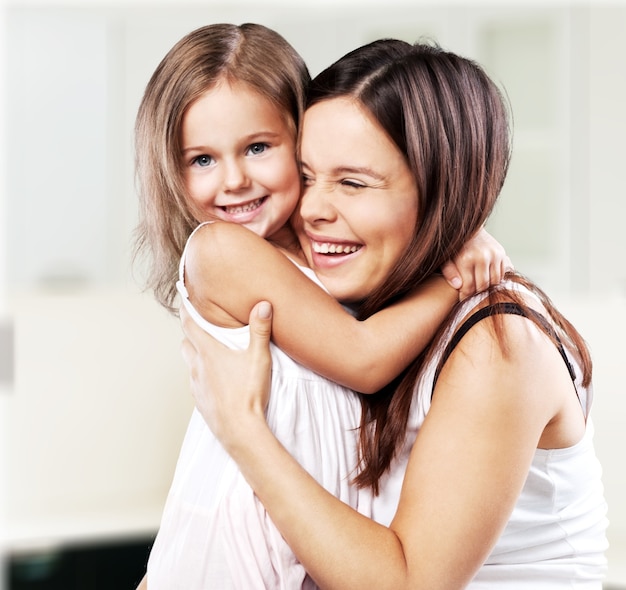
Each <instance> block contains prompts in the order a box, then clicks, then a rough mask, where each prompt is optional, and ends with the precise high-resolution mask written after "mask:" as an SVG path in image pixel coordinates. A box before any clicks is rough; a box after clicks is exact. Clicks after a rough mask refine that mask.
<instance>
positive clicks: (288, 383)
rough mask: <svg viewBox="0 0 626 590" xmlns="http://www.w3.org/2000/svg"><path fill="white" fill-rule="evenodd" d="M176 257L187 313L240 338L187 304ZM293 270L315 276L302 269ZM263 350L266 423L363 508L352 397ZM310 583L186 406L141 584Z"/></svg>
mask: <svg viewBox="0 0 626 590" xmlns="http://www.w3.org/2000/svg"><path fill="white" fill-rule="evenodd" d="M192 235H193V234H192ZM184 265H185V253H183V256H182V258H181V264H180V280H179V284H178V288H179V291H180V293H181V296H182V300H183V304H184V305H185V307H186V308H187V310H188V311H189V313H190V314H191V316H192V317H193V318H194V320H195V321H196V322H197V323H198V325H199V326H201V327H202V328H203V329H204V330H206V331H207V332H208V333H209V334H211V335H212V336H214V337H215V338H217V339H218V340H219V341H221V342H223V343H224V344H226V345H227V346H229V347H231V348H237V349H242V348H245V347H247V345H248V342H249V328H248V326H245V327H242V328H235V329H232V328H222V327H219V326H215V325H213V324H210V323H209V322H207V321H206V320H204V319H203V318H202V317H201V316H200V314H199V313H198V312H197V311H196V310H195V309H194V307H193V305H192V304H191V302H190V301H189V299H188V297H187V292H186V289H185V285H184ZM302 271H303V272H304V273H306V274H307V276H308V277H309V278H310V279H311V280H313V281H315V282H316V283H318V284H319V282H318V281H317V279H316V277H315V275H314V274H313V272H312V271H311V270H310V269H307V268H302ZM321 345H323V343H321ZM271 352H272V363H273V365H272V390H271V397H270V401H269V406H268V408H267V420H268V423H269V425H270V427H271V428H272V430H273V431H274V433H275V434H276V436H277V437H278V439H279V440H280V441H281V443H282V444H283V445H284V446H285V447H286V448H287V450H288V451H289V452H290V453H291V454H292V455H293V456H294V457H295V458H296V459H297V460H298V461H299V462H300V464H301V465H302V466H303V467H304V468H305V469H306V470H307V471H308V472H309V473H310V474H311V475H312V476H313V477H314V478H315V479H316V480H317V481H318V482H319V483H320V484H321V485H323V486H324V487H325V488H326V489H327V490H328V491H329V492H331V493H332V494H333V495H335V496H336V497H338V498H339V499H341V500H342V501H344V502H346V503H347V504H349V505H350V506H352V507H354V508H355V509H357V510H359V511H360V512H362V513H363V514H365V515H367V516H372V510H371V501H372V497H371V494H370V492H369V491H367V490H358V489H356V487H354V486H353V485H351V484H350V481H351V477H352V476H353V475H354V469H355V467H356V457H357V440H358V426H359V424H360V416H361V405H360V402H359V400H358V398H357V396H356V395H355V394H354V392H352V391H350V390H348V389H346V388H344V387H341V386H339V385H337V384H336V383H333V382H331V381H328V380H327V379H324V378H323V377H321V376H319V375H317V374H316V373H314V372H312V371H310V370H308V369H306V368H305V367H303V366H301V365H299V364H297V363H296V362H294V361H293V360H292V359H291V358H289V357H288V356H287V355H286V354H285V353H283V352H282V351H281V350H280V349H278V348H277V347H276V346H274V345H273V344H272V346H271ZM347 362H349V361H347ZM315 587H316V586H315V584H314V583H313V581H312V580H311V579H310V578H309V577H308V576H307V575H306V572H305V571H304V568H303V567H302V565H301V564H300V563H299V562H298V561H297V560H296V558H295V556H294V554H293V552H292V551H291V549H289V547H288V546H287V544H286V543H285V541H284V540H283V538H282V537H281V535H280V533H279V532H278V530H277V529H276V527H275V526H274V524H273V523H272V521H271V520H270V518H269V516H268V514H267V512H266V511H265V509H264V508H263V506H262V504H261V503H260V502H259V501H258V499H257V498H256V496H255V495H254V492H253V491H252V489H251V488H250V486H249V485H248V484H247V483H246V481H245V480H244V478H243V476H242V475H241V473H240V472H239V470H238V468H237V466H236V464H235V463H234V462H233V461H232V459H230V457H229V456H228V455H227V454H226V452H225V451H224V450H223V449H222V447H221V445H220V443H219V442H218V441H217V439H215V437H214V436H213V434H212V433H211V431H210V430H209V428H208V427H207V425H206V423H205V422H204V420H203V418H202V416H201V415H200V414H199V412H198V411H197V410H194V412H193V414H192V416H191V421H190V423H189V426H188V429H187V433H186V435H185V439H184V442H183V445H182V449H181V451H180V456H179V458H178V463H177V465H176V471H175V474H174V480H173V482H172V486H171V488H170V491H169V494H168V497H167V501H166V504H165V509H164V512H163V516H162V520H161V526H160V530H159V532H158V535H157V537H156V540H155V543H154V546H153V548H152V551H151V553H150V557H149V561H148V588H149V589H150V590H176V589H180V590H227V589H231V588H233V589H240V590H252V589H254V590H257V589H263V588H267V589H272V590H274V589H285V590H291V589H300V588H304V589H309V588H315Z"/></svg>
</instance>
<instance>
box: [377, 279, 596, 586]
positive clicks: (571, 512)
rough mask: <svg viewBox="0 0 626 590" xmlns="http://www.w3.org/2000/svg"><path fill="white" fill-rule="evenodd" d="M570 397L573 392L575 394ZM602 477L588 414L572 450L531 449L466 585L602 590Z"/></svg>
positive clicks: (387, 501)
mask: <svg viewBox="0 0 626 590" xmlns="http://www.w3.org/2000/svg"><path fill="white" fill-rule="evenodd" d="M507 287H508V288H511V289H522V290H524V292H525V293H527V294H528V295H529V296H533V297H534V295H532V293H530V292H528V291H526V290H525V289H523V288H522V287H520V286H519V285H516V284H513V283H511V284H508V285H507ZM482 297H484V295H477V296H475V297H472V298H470V299H469V300H467V302H466V303H465V304H464V305H463V306H462V308H461V310H460V311H459V313H458V314H457V315H456V318H455V320H454V322H453V324H452V325H451V326H450V328H449V330H448V332H447V333H446V335H445V336H444V348H445V346H446V345H447V343H448V342H449V341H450V339H451V337H452V335H453V333H454V332H455V331H456V330H457V328H458V327H459V325H460V324H461V323H462V320H464V319H465V316H466V315H467V313H468V312H469V310H471V309H472V308H473V307H474V306H475V305H477V304H478V303H479V301H480V300H481V298H482ZM566 354H567V351H566ZM567 356H568V360H569V362H570V364H571V365H572V367H574V370H575V372H576V373H577V375H580V373H581V372H580V368H579V367H578V365H577V363H576V362H575V360H574V359H573V358H572V355H570V354H568V355H567ZM440 359H441V354H439V355H436V358H434V359H433V360H432V361H431V362H430V363H429V364H428V365H427V366H426V367H425V368H424V369H423V370H422V372H421V376H420V378H419V380H418V383H417V385H416V389H415V394H414V395H415V397H414V399H413V405H412V408H411V415H410V418H409V429H408V433H407V438H406V441H405V445H404V447H403V449H402V451H401V452H400V453H399V455H398V457H397V458H396V460H395V461H394V463H393V465H392V468H391V470H390V472H389V473H387V474H386V476H385V477H384V479H383V481H381V488H382V492H381V495H380V496H379V497H377V498H376V499H375V501H374V504H375V506H374V509H375V510H378V511H379V513H380V512H383V513H385V514H384V515H383V514H379V517H380V518H385V519H387V518H390V517H392V516H393V513H394V512H395V510H396V507H397V503H398V500H399V496H400V487H401V485H402V480H403V479H404V474H405V471H406V466H407V462H408V457H409V453H410V452H411V448H412V446H413V443H414V442H415V437H416V435H417V431H418V429H419V428H420V426H421V424H422V423H423V421H424V419H425V417H426V414H427V413H428V411H429V409H430V401H431V394H432V391H433V386H434V381H435V373H436V368H437V366H438V365H439V361H440ZM580 380H581V379H580V376H578V377H577V379H576V382H575V387H576V390H577V392H578V395H579V398H580V402H581V405H582V408H583V411H584V412H585V416H587V412H588V408H589V407H590V406H591V390H585V388H583V387H582V386H581V383H580ZM572 395H575V392H574V390H572ZM601 476H602V469H601V466H600V463H599V461H598V459H597V457H596V455H595V451H594V447H593V424H592V421H591V418H590V417H587V428H586V432H585V434H584V436H583V438H582V439H581V440H580V441H579V442H578V443H577V444H575V445H574V446H572V447H569V448H564V449H553V450H544V449H537V450H536V452H535V456H534V458H533V461H532V464H531V466H530V471H529V474H528V477H527V479H526V483H525V485H524V487H523V489H522V492H521V495H520V497H519V498H518V501H517V503H516V505H515V508H514V510H513V513H512V514H511V517H510V519H509V521H508V523H507V525H506V528H505V530H504V532H503V534H502V535H501V537H500V538H499V539H498V542H497V543H496V546H495V547H494V549H493V551H492V552H491V555H490V556H489V557H488V559H487V561H486V562H485V564H484V565H483V567H481V569H480V570H479V572H478V573H477V574H476V576H475V578H474V580H473V581H472V583H471V584H470V585H469V586H468V587H467V588H468V589H470V590H528V589H529V588H538V589H541V590H556V589H565V588H569V589H571V588H577V589H581V590H582V589H585V590H601V588H602V579H603V578H604V576H605V573H606V557H605V551H606V549H607V547H608V543H607V539H606V528H607V524H608V521H607V518H606V512H607V506H606V502H605V499H604V489H603V486H602V480H601ZM460 493H462V492H460ZM379 503H380V504H379Z"/></svg>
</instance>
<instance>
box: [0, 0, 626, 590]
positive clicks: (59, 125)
mask: <svg viewBox="0 0 626 590" xmlns="http://www.w3.org/2000/svg"><path fill="white" fill-rule="evenodd" d="M0 15H1V16H0V19H1V20H0V45H1V48H0V57H1V58H2V59H1V60H0V89H1V92H0V94H1V96H0V101H1V103H0V113H1V115H0V138H1V142H2V152H1V154H0V155H1V158H0V558H1V559H2V560H3V561H4V565H5V567H4V572H5V577H4V588H11V589H12V590H19V589H20V588H49V589H52V588H63V589H64V590H70V589H72V588H77V589H81V590H87V589H91V588H100V589H104V588H115V589H119V588H131V587H134V586H133V585H134V584H136V583H137V582H138V581H139V579H140V578H141V576H142V575H143V571H144V570H145V561H146V557H147V552H148V550H149V547H150V544H151V542H152V540H153V538H154V535H155V533H156V530H157V528H158V524H159V519H160V515H161V510H162V507H163V502H164V499H165V496H166V494H167V491H168V488H169V484H170V482H171V478H172V474H173V469H174V466H175V462H176V458H177V455H178V451H179V448H180V444H181V441H182V437H183V434H184V430H185V427H186V424H187V420H188V418H189V414H190V411H191V399H190V396H189V393H188V384H187V376H186V373H185V368H184V366H183V363H182V360H181V358H180V354H179V343H180V339H181V335H180V330H179V327H178V322H177V320H176V319H175V318H173V317H171V316H169V315H168V314H167V312H165V311H164V310H163V309H161V308H159V307H158V305H157V304H156V303H155V302H154V301H153V298H152V296H151V295H150V294H149V293H143V292H142V290H141V285H140V284H139V280H138V275H136V274H133V270H132V268H131V260H130V254H131V247H132V231H133V228H134V225H135V223H136V196H135V192H134V184H133V148H132V129H133V123H134V117H135V113H136V109H137V107H138V105H139V101H140V98H141V95H142V92H143V88H144V87H145V84H146V83H147V81H148V78H149V77H150V75H151V73H152V71H153V70H154V69H155V67H156V66H157V64H158V63H159V61H160V60H161V58H162V57H163V56H164V55H165V53H166V52H167V50H168V49H169V48H170V47H171V46H172V45H173V44H174V43H175V42H176V41H177V40H178V39H179V38H180V37H182V36H183V35H185V34H186V33H188V32H189V31H191V30H193V29H195V28H197V27H199V26H202V25H205V24H208V23H211V22H235V23H243V22H259V23H263V24H265V25H268V26H270V27H272V28H275V29H276V30H277V31H279V32H280V33H281V34H282V35H283V36H284V37H286V38H287V40H288V41H290V42H291V43H292V44H293V45H294V46H295V48H296V49H297V50H298V51H299V52H300V53H301V54H302V55H303V57H304V58H305V60H306V61H307V63H308V65H309V67H310V70H311V73H312V74H313V75H314V74H316V73H318V72H319V71H320V70H321V69H322V68H323V67H325V66H326V65H328V64H330V63H331V62H332V61H333V60H335V59H336V58H338V57H340V56H341V55H343V54H344V53H346V52H347V51H349V50H350V49H353V48H355V47H356V46H358V45H361V44H363V43H365V42H368V41H371V40H373V39H376V38H380V37H398V38H402V39H405V40H407V41H415V40H417V39H418V38H423V37H426V38H429V39H433V40H436V41H437V42H439V44H441V45H442V46H444V47H445V48H448V49H451V50H453V51H456V52H458V53H461V54H463V55H466V56H469V57H472V58H475V59H476V60H478V61H479V62H480V63H481V64H483V65H484V66H485V67H486V69H487V70H488V72H489V73H490V74H491V75H492V77H493V78H494V79H496V80H497V81H498V82H499V83H500V84H501V85H502V86H503V88H504V89H505V91H506V92H507V94H508V96H509V99H510V102H511V105H512V110H513V113H514V133H515V136H514V156H513V161H512V165H511V170H510V173H509V177H508V180H507V182H506V185H505V187H504V190H503V195H502V197H501V199H500V203H499V207H498V209H497V211H496V212H495V214H494V216H493V217H492V219H491V220H490V222H489V229H490V231H491V232H492V233H493V234H494V235H495V236H496V237H497V238H498V239H499V240H500V241H501V242H502V244H504V246H505V247H506V249H507V251H508V253H509V254H510V256H511V258H512V259H513V262H514V263H515V265H516V267H517V268H518V269H519V270H521V271H522V272H524V273H525V274H527V275H529V276H530V277H531V278H533V279H534V280H536V281H537V282H539V284H540V285H541V286H543V287H544V288H545V289H546V290H547V292H548V293H549V294H550V295H551V296H552V298H553V299H554V300H555V302H556V303H557V304H558V305H559V306H560V307H561V309H562V310H563V311H565V313H566V314H567V315H568V316H569V317H570V319H571V320H573V321H574V323H575V324H576V325H577V327H578V328H579V329H580V331H581V332H582V333H583V335H584V336H585V337H586V339H587V340H588V342H589V344H590V346H591V349H592V353H593V357H594V362H595V392H596V402H595V407H594V411H593V416H594V422H595V426H596V447H597V451H598V454H599V455H600V458H601V460H602V462H603V464H604V474H605V476H604V481H605V487H606V496H607V499H608V501H609V508H610V512H609V517H610V519H611V525H612V526H611V528H610V531H609V536H610V541H611V543H612V547H611V550H610V553H609V577H608V579H607V584H606V587H607V588H620V587H621V588H626V504H625V502H624V500H623V498H625V497H626V474H625V471H624V468H623V458H622V453H624V451H625V450H626V434H625V432H624V427H623V423H624V418H625V417H626V395H625V393H626V391H625V390H626V385H625V384H624V378H623V375H622V374H621V372H620V373H618V367H619V368H621V367H622V366H623V364H624V359H625V358H626V357H625V354H624V353H625V352H626V346H625V345H624V339H623V334H624V333H625V332H626V264H625V263H624V257H625V255H626V231H625V230H624V219H625V218H626V174H624V166H625V165H626V148H625V143H624V137H626V115H625V114H624V108H625V105H626V3H624V2H586V3H585V2H580V3H569V2H552V3H545V2H542V3H535V2H521V1H520V2H519V3H515V2H511V1H506V2H504V1H503V2H485V3H480V2H477V1H469V0H465V1H463V0H458V1H457V2H454V3H446V2H445V1H444V2H434V1H433V2H432V3H428V2H421V1H417V0H404V1H403V0H389V1H385V2H382V1H381V0H379V1H375V0H370V1H368V0H360V1H357V0H334V1H332V0H315V1H313V0H310V1H308V0H301V1H292V2H289V1H287V0H282V1H279V0H275V1H274V2H261V1H257V2H245V1H239V2H236V1H227V0H224V1H223V2H219V1H217V0H202V1H201V0H197V1H187V2H174V1H173V0H172V1H170V2H167V1H162V2H158V3H156V2H153V1H141V0H134V1H126V2H113V1H112V0H108V1H105V0H101V1H100V2H96V1H95V0H94V1H89V0H82V1H79V0H74V1H73V2H72V1H66V2H60V1H59V2H55V1H54V0H47V1H43V0H40V1H29V0H23V1H18V0H4V3H3V4H0ZM2 583H3V582H2V581H0V588H2Z"/></svg>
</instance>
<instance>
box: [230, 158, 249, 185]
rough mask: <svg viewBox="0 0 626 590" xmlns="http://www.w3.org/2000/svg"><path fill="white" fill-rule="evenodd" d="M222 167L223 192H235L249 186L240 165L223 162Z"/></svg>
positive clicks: (245, 173) (242, 166)
mask: <svg viewBox="0 0 626 590" xmlns="http://www.w3.org/2000/svg"><path fill="white" fill-rule="evenodd" d="M224 167H225V169H224V190H225V191H226V192H235V191H239V190H241V189H244V188H248V187H249V186H250V178H249V177H248V174H247V172H246V168H245V166H244V165H243V164H242V163H240V162H238V161H231V162H225V164H224Z"/></svg>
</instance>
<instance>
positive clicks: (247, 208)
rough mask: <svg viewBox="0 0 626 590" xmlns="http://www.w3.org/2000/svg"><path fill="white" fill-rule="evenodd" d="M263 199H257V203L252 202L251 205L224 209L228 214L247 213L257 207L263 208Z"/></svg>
mask: <svg viewBox="0 0 626 590" xmlns="http://www.w3.org/2000/svg"><path fill="white" fill-rule="evenodd" d="M262 202H263V199H262V198H261V199H257V200H256V201H252V202H251V203H246V204H245V205H236V206H233V207H222V209H224V211H225V212H226V213H230V214H236V213H247V212H248V211H253V210H254V209H256V208H257V207H260V206H261V203H262Z"/></svg>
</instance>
